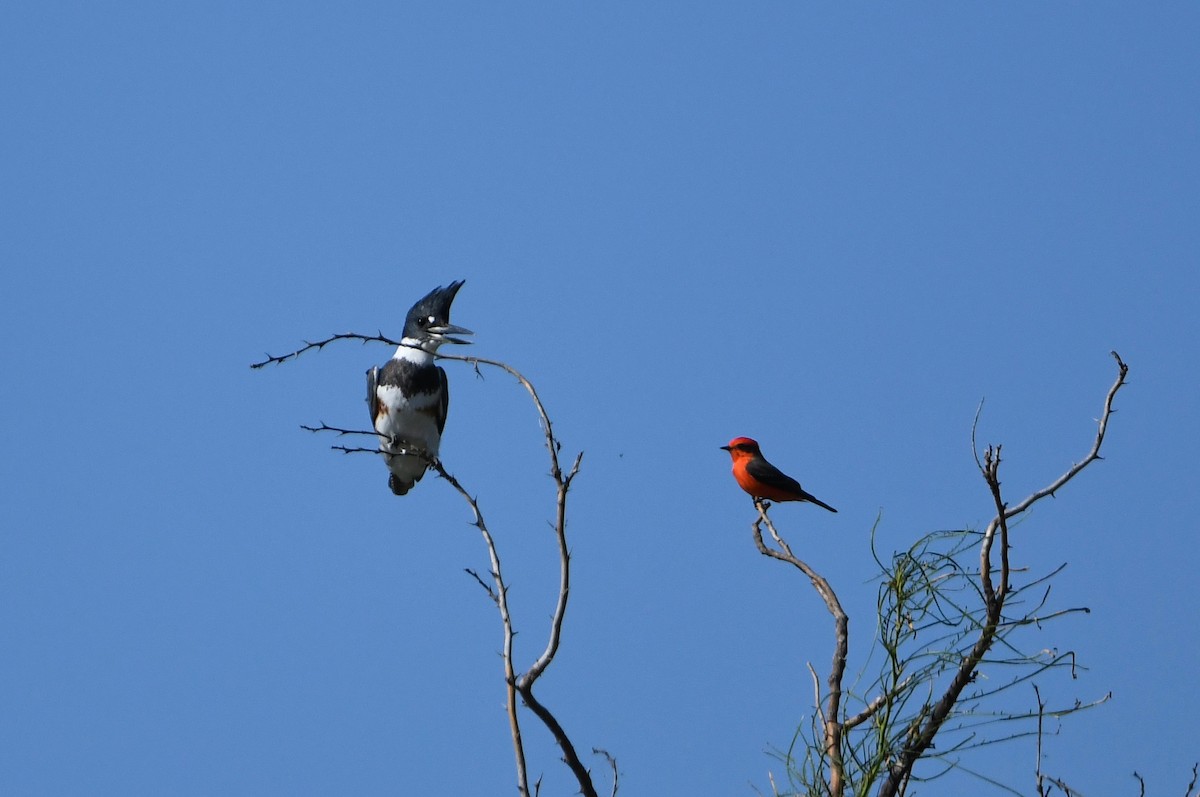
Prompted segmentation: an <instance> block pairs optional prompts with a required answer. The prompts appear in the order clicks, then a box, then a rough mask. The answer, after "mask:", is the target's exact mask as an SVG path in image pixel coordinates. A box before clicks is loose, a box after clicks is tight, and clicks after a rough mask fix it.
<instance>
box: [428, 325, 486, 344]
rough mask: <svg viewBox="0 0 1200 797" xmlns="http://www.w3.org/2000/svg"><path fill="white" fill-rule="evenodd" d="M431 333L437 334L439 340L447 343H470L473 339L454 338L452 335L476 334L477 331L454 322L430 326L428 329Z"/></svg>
mask: <svg viewBox="0 0 1200 797" xmlns="http://www.w3.org/2000/svg"><path fill="white" fill-rule="evenodd" d="M427 331H428V332H429V334H430V335H435V336H437V338H438V339H439V340H442V341H444V342H446V343H462V344H469V343H471V341H469V340H463V339H461V338H452V337H450V336H451V335H474V334H475V333H474V332H472V331H471V330H469V329H467V328H466V327H460V326H455V325H454V324H438V325H437V326H435V327H429V329H428V330H427Z"/></svg>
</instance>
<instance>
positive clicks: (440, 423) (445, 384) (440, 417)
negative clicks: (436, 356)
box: [436, 366, 450, 434]
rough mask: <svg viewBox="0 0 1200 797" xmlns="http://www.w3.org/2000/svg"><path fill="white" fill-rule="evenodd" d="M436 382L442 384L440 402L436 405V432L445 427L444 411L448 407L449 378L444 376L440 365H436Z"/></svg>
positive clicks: (439, 432)
mask: <svg viewBox="0 0 1200 797" xmlns="http://www.w3.org/2000/svg"><path fill="white" fill-rule="evenodd" d="M437 371H438V382H439V383H440V384H441V386H442V402H441V404H439V405H438V414H437V419H436V420H437V428H438V434H441V433H442V430H443V429H445V428H446V412H447V411H448V410H449V409H450V380H448V379H447V378H446V371H445V369H443V368H442V367H440V366H439V367H438V369H437Z"/></svg>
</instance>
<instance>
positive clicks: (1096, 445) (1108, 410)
mask: <svg viewBox="0 0 1200 797" xmlns="http://www.w3.org/2000/svg"><path fill="white" fill-rule="evenodd" d="M1110 354H1111V355H1112V357H1113V359H1114V360H1116V361H1117V371H1118V373H1117V380H1116V381H1115V382H1113V384H1112V387H1110V388H1109V389H1108V395H1107V396H1105V398H1104V411H1103V412H1102V413H1101V414H1100V420H1099V421H1097V427H1098V428H1097V430H1096V439H1095V441H1093V443H1092V450H1091V451H1089V452H1088V453H1087V456H1085V457H1084V458H1083V459H1082V460H1080V461H1079V463H1078V464H1076V465H1072V466H1071V467H1070V468H1069V469H1067V471H1066V472H1065V473H1064V474H1063V475H1061V476H1059V477H1058V478H1057V479H1055V480H1054V481H1052V482H1051V483H1050V484H1048V485H1047V486H1045V487H1043V488H1042V489H1040V490H1038V491H1036V492H1034V493H1032V494H1030V495H1029V496H1027V497H1026V498H1025V499H1024V500H1022V501H1020V502H1019V503H1017V504H1016V505H1015V506H1013V507H1012V508H1011V509H1009V510H1008V513H1007V514H1008V517H1010V518H1011V517H1015V516H1017V515H1019V514H1021V513H1022V512H1024V511H1025V510H1027V509H1029V507H1031V506H1033V505H1034V504H1036V503H1037V502H1038V501H1040V500H1042V499H1043V498H1045V497H1046V496H1053V495H1054V494H1055V493H1056V492H1058V490H1059V489H1060V488H1061V487H1062V486H1063V485H1065V484H1066V483H1067V482H1069V481H1071V479H1073V478H1075V476H1076V475H1078V473H1079V472H1080V471H1081V470H1083V469H1084V468H1086V467H1087V466H1088V465H1090V464H1092V463H1093V462H1095V461H1096V460H1098V459H1100V458H1101V457H1100V446H1101V445H1102V444H1103V443H1104V435H1105V434H1106V433H1107V432H1108V419H1109V417H1110V416H1111V415H1112V414H1113V413H1114V412H1116V410H1114V409H1113V399H1115V398H1116V396H1117V391H1118V390H1120V389H1121V388H1122V387H1123V386H1124V385H1125V377H1126V375H1128V373H1129V366H1128V365H1126V364H1125V362H1124V361H1123V360H1122V359H1121V355H1119V354H1117V353H1116V352H1115V351H1114V352H1110Z"/></svg>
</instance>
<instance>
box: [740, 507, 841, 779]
mask: <svg viewBox="0 0 1200 797" xmlns="http://www.w3.org/2000/svg"><path fill="white" fill-rule="evenodd" d="M754 506H755V508H757V509H758V519H757V520H755V521H754V524H753V526H752V529H753V533H754V544H755V545H756V546H757V547H758V550H759V553H761V554H763V555H764V556H769V557H771V558H772V559H778V560H779V561H781V562H787V563H788V564H790V565H792V566H793V567H795V568H797V569H798V570H800V572H802V573H804V575H806V576H808V580H809V581H811V582H812V585H813V588H814V589H816V591H817V594H818V595H820V596H821V600H823V601H824V602H825V607H826V608H827V609H828V610H829V613H830V615H832V616H833V625H834V636H835V642H834V650H833V665H832V666H831V667H830V670H829V678H828V680H827V681H826V683H827V685H828V686H827V688H828V692H829V694H828V697H827V700H826V706H825V712H824V713H825V716H824V722H823V725H824V728H823V734H824V741H823V748H824V754H825V757H826V760H827V761H828V762H829V770H830V771H829V784H828V789H829V794H830V795H832V797H841V795H842V793H843V791H844V789H845V779H846V778H845V774H846V773H845V761H844V759H843V757H842V734H843V730H844V728H843V725H842V722H841V718H840V717H841V704H842V678H843V676H844V675H845V672H846V654H847V651H848V650H849V647H850V618H849V617H848V616H847V615H846V612H845V611H844V610H843V609H842V604H841V602H839V601H838V598H837V594H836V593H835V592H834V591H833V587H831V586H830V585H829V582H828V581H826V580H825V578H824V577H823V576H822V575H821V574H820V573H818V572H817V571H815V570H813V569H812V568H811V567H810V566H809V565H808V563H807V562H805V561H803V560H802V559H799V558H797V557H796V555H795V554H793V553H792V549H791V547H790V546H789V545H788V544H787V542H786V541H785V540H784V539H783V538H782V537H780V536H779V532H778V531H776V530H775V524H773V523H772V522H771V518H770V516H768V515H767V508H768V506H769V505H768V504H767V503H766V502H764V501H762V500H760V499H757V498H756V499H754ZM763 525H766V527H767V530H768V531H770V532H771V537H772V539H774V540H775V542H776V544H778V545H779V548H780V550H775V549H774V548H771V547H769V546H767V544H766V543H765V542H763V537H762V526H763ZM820 709H821V706H820V703H819V702H818V704H817V710H818V711H820Z"/></svg>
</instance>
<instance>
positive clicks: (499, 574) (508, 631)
mask: <svg viewBox="0 0 1200 797" xmlns="http://www.w3.org/2000/svg"><path fill="white" fill-rule="evenodd" d="M429 466H430V467H431V468H433V469H434V470H435V471H437V474H438V475H439V476H441V477H442V478H443V479H445V480H446V481H448V482H449V483H450V486H451V487H453V488H454V489H455V490H456V491H457V492H458V494H459V495H461V496H462V497H463V500H465V501H466V502H467V504H468V505H469V506H470V507H471V512H472V513H473V514H474V515H475V521H474V526H475V527H476V528H478V529H479V531H480V533H481V534H482V535H483V541H484V544H485V545H486V546H487V550H488V557H489V558H490V559H491V565H492V582H493V584H494V585H495V588H494V589H493V588H490V587H488V586H487V584H485V583H484V581H483V579H481V578H479V576H478V575H476V574H474V573H473V572H472V571H469V570H468V571H467V572H469V573H471V574H472V575H475V579H476V580H477V581H479V583H480V584H481V585H483V588H484V589H485V590H487V592H488V595H489V596H490V597H491V598H492V600H493V601H494V602H495V604H496V608H497V609H498V610H499V611H500V623H501V625H502V626H503V629H504V643H503V644H504V647H503V659H504V684H505V693H506V695H507V701H506V708H507V710H508V725H509V731H510V733H511V734H512V740H513V754H514V756H515V758H516V764H517V789H518V791H519V792H520V793H521V794H522V795H525V796H526V797H528V795H529V774H528V770H527V769H526V764H525V745H524V742H523V741H522V739H521V723H520V719H519V718H518V716H517V687H516V684H517V679H516V674H515V672H514V671H513V637H514V636H515V632H514V631H513V624H512V616H511V615H510V614H509V610H508V586H507V585H506V584H505V583H504V571H503V570H501V568H500V553H499V551H497V550H496V541H495V540H494V539H492V534H491V532H490V531H488V527H487V523H485V522H484V519H483V513H482V512H481V511H480V509H479V504H478V502H476V500H475V498H474V497H472V496H471V494H470V493H468V492H467V491H466V490H465V489H464V488H463V486H462V485H461V484H459V481H458V479H456V478H454V476H452V475H451V474H450V473H449V472H448V471H447V470H446V468H445V467H444V466H443V465H442V463H441V460H438V459H436V458H435V459H431V460H429Z"/></svg>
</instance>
